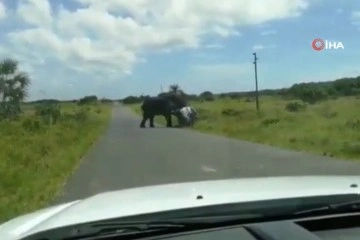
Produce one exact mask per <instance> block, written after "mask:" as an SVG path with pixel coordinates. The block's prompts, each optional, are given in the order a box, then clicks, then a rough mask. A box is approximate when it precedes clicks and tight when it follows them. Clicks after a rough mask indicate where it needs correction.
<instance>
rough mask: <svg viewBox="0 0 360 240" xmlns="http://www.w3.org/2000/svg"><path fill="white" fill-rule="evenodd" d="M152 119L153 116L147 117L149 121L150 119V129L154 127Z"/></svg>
mask: <svg viewBox="0 0 360 240" xmlns="http://www.w3.org/2000/svg"><path fill="white" fill-rule="evenodd" d="M154 117H155V116H154V115H153V116H150V117H149V119H150V127H151V128H154V127H155V125H154Z"/></svg>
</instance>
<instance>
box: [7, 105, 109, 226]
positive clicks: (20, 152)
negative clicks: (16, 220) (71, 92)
mask: <svg viewBox="0 0 360 240" xmlns="http://www.w3.org/2000/svg"><path fill="white" fill-rule="evenodd" d="M61 107H62V115H63V118H62V119H61V120H60V121H59V122H58V123H57V124H54V125H52V126H47V125H46V124H45V123H44V122H43V121H42V119H41V118H39V117H36V116H34V109H33V107H32V106H26V107H25V108H24V109H25V113H24V115H23V116H21V118H20V119H18V120H16V121H11V122H1V123H0V135H1V138H0V149H1V151H0V222H3V221H5V220H7V219H9V218H12V217H14V216H17V215H20V214H24V213H27V212H30V211H33V210H37V209H39V208H41V207H45V206H46V205H47V204H48V203H49V202H50V201H52V200H53V199H54V197H56V195H57V193H58V192H59V190H60V189H61V188H62V187H63V185H64V184H65V182H66V180H67V179H68V177H69V176H70V175H71V173H72V172H73V171H74V169H75V168H76V167H77V165H78V163H79V162H80V159H81V157H82V156H83V155H84V154H85V153H86V151H87V150H88V149H89V147H90V146H91V145H92V143H94V141H95V140H96V139H97V138H98V136H99V134H101V133H102V132H103V131H104V130H105V128H106V126H107V124H108V121H109V118H110V112H111V106H110V105H105V104H103V105H95V106H88V107H80V106H77V105H74V104H63V105H62V106H61Z"/></svg>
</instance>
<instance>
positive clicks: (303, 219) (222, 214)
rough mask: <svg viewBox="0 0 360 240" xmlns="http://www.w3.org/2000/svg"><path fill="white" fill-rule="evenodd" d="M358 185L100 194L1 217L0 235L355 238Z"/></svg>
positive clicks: (258, 181) (194, 185) (187, 186)
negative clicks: (9, 217) (7, 218)
mask: <svg viewBox="0 0 360 240" xmlns="http://www.w3.org/2000/svg"><path fill="white" fill-rule="evenodd" d="M359 184H360V177H358V176H303V177H267V178H244V179H229V180H216V181H202V182H189V183H178V184H167V185H157V186H150V187H138V188H133V189H126V190H120V191H114V192H105V193H102V194H98V195H94V196H92V197H89V198H86V199H83V200H78V201H74V202H69V203H66V204H62V205H58V206H53V207H50V208H46V209H42V210H39V211H36V212H33V213H31V214H27V215H23V216H20V217H17V218H14V219H12V220H10V221H8V222H5V223H3V224H2V225H0V239H1V240H20V239H21V240H35V239H36V240H51V239H67V240H75V239H88V240H89V239H177V240H188V239H189V240H190V239H224V240H225V239H229V240H240V239H241V240H266V239H269V240H270V239H273V240H277V239H278V240H307V239H309V240H320V239H340V238H341V237H343V238H341V239H360V221H359V220H360V212H359V208H358V206H359V205H360V200H359V193H360V190H359ZM14 204H16V203H14ZM335 230H336V231H335Z"/></svg>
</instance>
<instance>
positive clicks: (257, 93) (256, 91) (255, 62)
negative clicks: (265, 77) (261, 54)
mask: <svg viewBox="0 0 360 240" xmlns="http://www.w3.org/2000/svg"><path fill="white" fill-rule="evenodd" d="M253 55H254V62H253V63H254V65H255V98H256V110H257V111H258V112H259V110H260V106H259V90H258V80H257V60H258V58H257V57H256V53H255V52H254V53H253Z"/></svg>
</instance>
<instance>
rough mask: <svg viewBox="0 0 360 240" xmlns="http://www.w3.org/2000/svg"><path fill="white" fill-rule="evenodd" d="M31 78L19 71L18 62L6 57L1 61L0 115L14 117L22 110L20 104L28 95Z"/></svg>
mask: <svg viewBox="0 0 360 240" xmlns="http://www.w3.org/2000/svg"><path fill="white" fill-rule="evenodd" d="M29 85H30V78H29V76H28V75H27V73H25V72H21V71H19V68H18V62H17V61H16V60H14V59H10V58H8V59H4V60H3V61H1V62H0V101H1V102H0V116H1V117H2V118H12V117H15V116H17V115H18V114H19V113H20V112H21V108H20V104H21V102H23V101H24V100H25V99H26V97H27V91H28V86H29Z"/></svg>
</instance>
